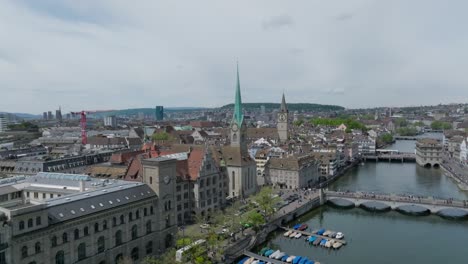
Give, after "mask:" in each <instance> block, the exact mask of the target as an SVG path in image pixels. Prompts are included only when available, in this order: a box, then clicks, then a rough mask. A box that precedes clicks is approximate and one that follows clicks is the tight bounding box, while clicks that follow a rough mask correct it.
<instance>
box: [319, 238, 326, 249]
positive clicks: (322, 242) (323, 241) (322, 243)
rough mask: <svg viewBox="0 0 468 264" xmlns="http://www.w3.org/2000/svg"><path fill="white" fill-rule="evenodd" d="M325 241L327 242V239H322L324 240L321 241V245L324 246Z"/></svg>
mask: <svg viewBox="0 0 468 264" xmlns="http://www.w3.org/2000/svg"><path fill="white" fill-rule="evenodd" d="M325 243H327V240H326V239H322V240H321V241H320V246H322V247H323V246H325Z"/></svg>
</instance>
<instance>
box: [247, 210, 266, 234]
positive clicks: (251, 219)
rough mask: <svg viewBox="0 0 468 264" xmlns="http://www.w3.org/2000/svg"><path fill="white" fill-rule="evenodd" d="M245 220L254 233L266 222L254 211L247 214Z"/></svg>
mask: <svg viewBox="0 0 468 264" xmlns="http://www.w3.org/2000/svg"><path fill="white" fill-rule="evenodd" d="M245 220H246V221H245V222H247V223H249V224H250V225H252V227H253V228H254V230H255V231H258V230H260V227H261V226H262V225H263V224H265V222H266V221H265V217H264V216H263V215H262V214H260V213H258V212H256V211H250V212H248V213H247V215H246V217H245Z"/></svg>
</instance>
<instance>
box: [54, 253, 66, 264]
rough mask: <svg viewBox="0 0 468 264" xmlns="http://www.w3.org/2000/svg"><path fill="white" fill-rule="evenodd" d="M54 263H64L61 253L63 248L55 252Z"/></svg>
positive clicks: (63, 255)
mask: <svg viewBox="0 0 468 264" xmlns="http://www.w3.org/2000/svg"><path fill="white" fill-rule="evenodd" d="M55 264H65V253H63V250H60V251H59V252H57V254H55Z"/></svg>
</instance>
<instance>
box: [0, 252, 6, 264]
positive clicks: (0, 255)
mask: <svg viewBox="0 0 468 264" xmlns="http://www.w3.org/2000/svg"><path fill="white" fill-rule="evenodd" d="M6 263H7V262H6V256H5V252H0V264H6Z"/></svg>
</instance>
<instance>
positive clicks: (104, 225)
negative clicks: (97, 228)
mask: <svg viewBox="0 0 468 264" xmlns="http://www.w3.org/2000/svg"><path fill="white" fill-rule="evenodd" d="M102 229H103V230H106V229H107V220H104V221H102Z"/></svg>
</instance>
